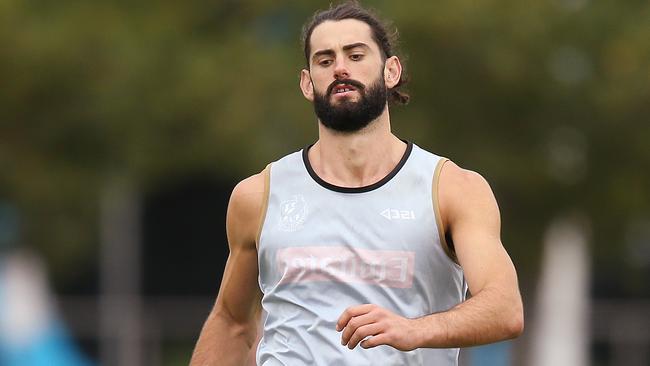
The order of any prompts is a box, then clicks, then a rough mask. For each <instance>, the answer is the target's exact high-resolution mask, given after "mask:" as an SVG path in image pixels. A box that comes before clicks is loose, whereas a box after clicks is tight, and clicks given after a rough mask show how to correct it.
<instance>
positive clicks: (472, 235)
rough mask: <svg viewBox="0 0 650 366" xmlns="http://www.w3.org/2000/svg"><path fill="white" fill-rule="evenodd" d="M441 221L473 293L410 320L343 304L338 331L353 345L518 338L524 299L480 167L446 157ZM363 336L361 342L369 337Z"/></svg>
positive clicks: (443, 344)
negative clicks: (465, 165)
mask: <svg viewBox="0 0 650 366" xmlns="http://www.w3.org/2000/svg"><path fill="white" fill-rule="evenodd" d="M439 200H440V202H439V204H440V212H441V217H442V219H443V226H444V227H445V228H446V229H447V232H449V233H451V236H452V239H453V243H454V247H455V250H456V255H457V257H458V261H459V264H460V265H461V267H462V268H463V271H464V273H465V277H466V279H467V282H468V285H469V289H470V292H471V293H472V295H473V296H472V297H471V298H470V299H468V300H466V301H464V302H462V303H461V304H458V305H457V306H455V307H453V308H452V309H449V310H447V311H444V312H440V313H436V314H431V315H428V316H424V317H421V318H418V319H407V318H404V317H402V316H400V315H397V314H393V313H391V312H390V311H388V310H386V309H383V308H380V307H378V306H376V305H372V304H367V305H359V306H354V307H351V308H348V309H346V311H345V312H344V313H343V314H342V315H341V317H340V318H339V322H338V324H337V330H340V331H343V333H342V342H343V344H347V346H348V347H349V348H354V347H356V345H357V344H358V343H359V342H361V346H362V347H364V348H370V347H375V346H378V345H381V344H387V345H390V346H393V347H395V348H397V349H400V350H404V351H407V350H412V349H415V348H420V347H429V348H453V347H465V346H473V345H480V344H486V343H491V342H496V341H501V340H505V339H509V338H514V337H517V336H518V335H519V334H521V332H522V331H523V305H522V302H521V295H520V294H519V287H518V284H517V274H516V272H515V268H514V265H513V263H512V261H511V260H510V257H509V256H508V254H507V253H506V251H505V249H504V248H503V245H502V244H501V239H500V230H501V229H500V225H501V219H500V215H499V209H498V206H497V203H496V200H495V198H494V195H493V193H492V190H491V189H490V187H489V185H488V183H487V182H486V181H485V179H483V177H481V176H480V175H478V174H477V173H474V172H471V171H467V170H464V169H461V168H459V167H458V166H457V165H456V164H454V163H452V162H447V163H446V164H445V166H444V167H443V170H442V173H441V176H440V186H439ZM368 336H371V337H370V338H367V339H366V340H364V341H362V340H363V339H365V338H366V337H368Z"/></svg>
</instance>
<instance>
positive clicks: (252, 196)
mask: <svg viewBox="0 0 650 366" xmlns="http://www.w3.org/2000/svg"><path fill="white" fill-rule="evenodd" d="M268 176H269V166H267V167H266V168H265V169H264V170H262V171H261V172H259V173H257V174H254V175H252V176H250V177H248V178H246V179H244V180H242V181H240V182H239V183H237V185H236V186H235V188H233V190H232V194H231V195H230V201H229V203H228V215H227V226H228V230H229V231H234V232H237V233H241V234H242V235H244V236H245V237H246V238H247V239H253V240H254V239H255V235H256V233H257V228H258V226H259V221H260V219H261V215H262V211H263V210H264V208H265V205H266V200H267V197H268Z"/></svg>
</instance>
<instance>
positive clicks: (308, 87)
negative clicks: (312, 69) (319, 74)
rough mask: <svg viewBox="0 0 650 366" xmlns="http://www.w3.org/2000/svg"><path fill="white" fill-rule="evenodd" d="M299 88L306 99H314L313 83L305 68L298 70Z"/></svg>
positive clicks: (311, 100)
mask: <svg viewBox="0 0 650 366" xmlns="http://www.w3.org/2000/svg"><path fill="white" fill-rule="evenodd" d="M300 90H301V91H302V95H304V96H305V98H307V100H309V101H310V102H313V101H314V84H313V83H312V81H311V75H310V74H309V70H307V69H302V70H301V71H300Z"/></svg>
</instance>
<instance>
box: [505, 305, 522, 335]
mask: <svg viewBox="0 0 650 366" xmlns="http://www.w3.org/2000/svg"><path fill="white" fill-rule="evenodd" d="M505 328H506V329H505V331H506V338H507V339H512V338H517V337H519V336H520V335H521V334H522V333H523V332H524V312H523V310H521V309H518V310H517V311H515V312H514V313H513V314H512V315H511V316H510V319H509V320H508V321H507V323H506V327H505Z"/></svg>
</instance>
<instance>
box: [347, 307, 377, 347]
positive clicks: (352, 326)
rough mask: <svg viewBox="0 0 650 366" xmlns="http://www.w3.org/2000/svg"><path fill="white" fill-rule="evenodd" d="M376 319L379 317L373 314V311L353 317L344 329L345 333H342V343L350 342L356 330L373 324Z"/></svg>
mask: <svg viewBox="0 0 650 366" xmlns="http://www.w3.org/2000/svg"><path fill="white" fill-rule="evenodd" d="M376 320H377V319H376V317H375V316H374V315H373V313H366V314H363V315H359V316H355V317H353V318H352V319H350V321H349V322H348V324H346V326H345V328H344V329H343V333H342V334H341V344H342V345H346V344H348V341H349V340H350V337H352V334H354V332H356V331H357V329H358V328H359V327H362V326H364V325H368V324H372V323H374V322H375V321H376Z"/></svg>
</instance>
